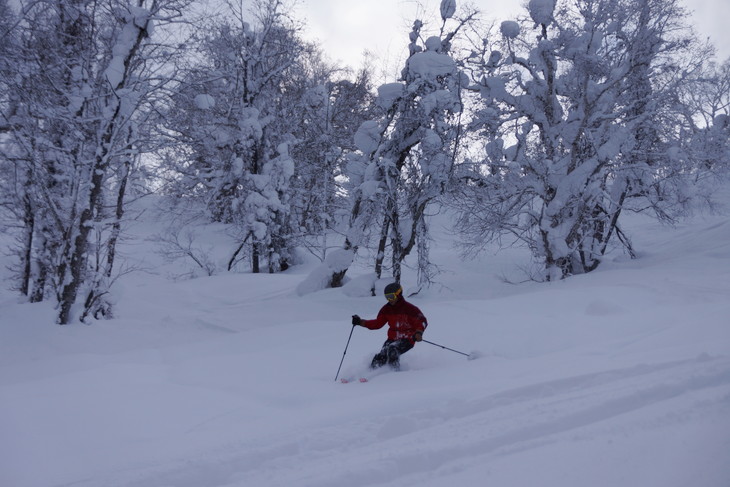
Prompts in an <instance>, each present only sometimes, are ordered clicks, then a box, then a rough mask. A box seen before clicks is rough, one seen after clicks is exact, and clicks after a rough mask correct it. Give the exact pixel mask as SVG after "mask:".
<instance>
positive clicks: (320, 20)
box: [297, 0, 730, 67]
mask: <svg viewBox="0 0 730 487" xmlns="http://www.w3.org/2000/svg"><path fill="white" fill-rule="evenodd" d="M526 1H527V0H472V1H471V3H472V4H473V5H475V6H476V7H477V8H479V9H480V10H481V11H482V12H484V13H485V14H486V15H485V17H488V18H493V19H495V20H497V21H502V20H508V19H510V18H512V17H513V15H514V13H515V12H521V11H522V8H521V5H523V4H524V3H526ZM461 3H462V2H461V1H459V0H457V5H459V4H461ZM683 3H684V5H685V6H686V7H687V8H688V9H689V10H691V11H692V12H693V15H692V20H693V23H694V26H695V29H696V31H697V32H698V34H699V35H700V37H701V38H705V37H709V38H710V40H711V41H712V43H713V44H714V45H715V47H717V50H718V59H719V60H720V61H722V60H724V59H727V58H728V57H730V26H729V25H728V23H730V0H684V1H683ZM439 4H440V1H439V0H299V6H298V9H297V11H298V14H299V17H300V18H302V19H304V20H306V22H307V25H308V27H307V32H308V34H309V36H311V38H313V39H317V40H318V41H320V42H321V43H322V46H323V48H324V49H325V52H327V54H328V55H329V57H330V58H332V59H333V60H340V61H342V62H344V63H346V64H349V65H351V66H355V67H356V66H359V65H360V64H361V60H362V53H363V51H364V50H365V49H367V50H369V51H370V52H371V53H372V54H373V55H374V56H375V57H377V58H379V59H380V62H381V63H384V64H385V65H391V64H393V63H396V65H397V63H398V61H399V60H398V57H400V56H403V55H404V52H405V48H406V45H407V39H408V37H407V36H408V31H409V30H410V26H411V23H412V22H413V20H414V19H415V18H418V16H419V15H422V14H423V12H424V8H423V7H425V12H426V13H427V14H433V13H436V14H437V13H438V9H439ZM421 6H423V7H421ZM376 67H382V66H376Z"/></svg>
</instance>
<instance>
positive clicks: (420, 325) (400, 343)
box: [352, 282, 428, 370]
mask: <svg viewBox="0 0 730 487" xmlns="http://www.w3.org/2000/svg"><path fill="white" fill-rule="evenodd" d="M384 294H385V299H387V300H388V303H387V304H385V305H383V307H382V308H381V309H380V312H379V313H378V317H377V318H375V319H374V320H363V319H361V318H360V317H359V316H358V315H353V316H352V324H353V325H356V326H363V327H365V328H368V329H370V330H378V329H380V328H382V327H383V326H384V325H385V324H386V323H388V326H389V328H388V339H387V340H386V341H385V343H383V348H382V349H381V350H380V352H379V353H377V354H376V355H375V356H374V357H373V361H372V362H371V363H370V368H371V369H376V368H378V367H382V366H383V365H385V364H388V365H390V367H392V368H393V369H394V370H399V369H400V356H401V355H402V354H404V353H406V352H407V351H408V350H410V349H411V348H413V346H414V345H415V344H416V342H420V341H421V340H422V339H423V332H424V330H425V329H426V327H427V326H428V322H427V321H426V317H425V316H423V313H421V310H420V309H418V308H417V307H416V306H414V305H412V304H411V303H409V302H407V301H406V300H405V298H404V297H403V288H402V287H401V285H400V284H399V283H397V282H394V283H391V284H388V285H387V286H385V291H384Z"/></svg>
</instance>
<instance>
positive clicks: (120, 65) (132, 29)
mask: <svg viewBox="0 0 730 487" xmlns="http://www.w3.org/2000/svg"><path fill="white" fill-rule="evenodd" d="M150 16H151V13H150V11H149V10H147V9H144V8H141V7H132V8H131V9H130V11H129V12H128V13H127V14H126V15H125V24H124V27H123V28H122V30H121V32H120V33H119V37H118V38H117V41H116V43H115V44H114V47H113V48H112V59H111V60H110V61H109V66H108V67H107V68H106V71H105V72H104V75H105V76H106V79H107V80H108V81H109V84H110V85H111V86H112V88H119V87H120V86H121V84H122V82H123V81H124V73H125V70H126V68H125V66H124V62H125V60H126V59H127V57H128V56H129V53H130V52H132V49H133V48H134V45H135V43H136V42H137V37H138V36H139V33H140V31H143V30H149V29H150V26H151V25H152V22H151V21H150Z"/></svg>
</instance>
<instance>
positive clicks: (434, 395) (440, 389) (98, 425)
mask: <svg viewBox="0 0 730 487" xmlns="http://www.w3.org/2000/svg"><path fill="white" fill-rule="evenodd" d="M634 227H635V228H634V229H632V231H633V235H634V244H635V246H636V247H637V249H638V250H639V251H640V252H641V256H640V258H639V259H637V260H633V261H632V260H628V259H626V258H625V257H623V256H621V255H616V256H615V258H614V259H613V260H612V261H610V262H606V263H605V265H604V266H602V267H601V268H600V269H599V270H598V271H597V272H594V273H592V274H589V275H585V276H578V277H574V278H571V279H569V280H566V281H563V282H556V283H551V284H537V283H527V284H520V285H513V284H506V283H504V282H503V280H502V279H501V278H500V277H501V276H502V275H503V274H510V273H514V265H515V264H516V263H518V262H520V260H521V259H522V258H523V257H524V254H522V253H521V252H519V251H517V250H510V251H505V252H495V253H493V254H489V255H485V256H484V257H483V258H482V259H480V260H479V261H472V262H460V261H459V260H458V259H457V258H456V257H455V256H454V251H453V250H452V248H451V246H450V244H449V243H448V242H447V241H446V240H445V237H444V239H442V240H440V241H439V247H438V248H437V249H436V252H435V254H436V255H435V260H437V261H438V263H439V264H440V265H441V266H442V270H443V272H442V274H441V275H440V276H439V280H440V283H441V285H440V286H435V287H433V288H432V289H430V290H427V291H423V292H421V293H420V294H419V295H417V296H415V297H413V298H412V302H413V303H415V304H416V305H417V306H419V307H420V308H421V309H422V310H423V311H424V312H425V313H426V315H427V316H428V318H429V321H430V326H429V329H428V330H427V332H426V335H425V338H426V339H428V340H430V341H433V342H436V343H439V344H442V345H445V346H447V347H450V348H454V349H457V350H461V351H464V352H471V351H473V350H478V351H480V352H481V353H482V357H481V358H479V359H477V360H471V361H470V360H466V359H465V357H464V356H462V355H459V354H456V353H452V352H449V351H447V350H443V349H441V348H438V347H434V346H431V345H429V344H425V343H422V344H419V345H417V346H416V348H415V349H414V350H412V351H410V352H409V353H408V354H406V355H405V356H403V359H402V363H403V370H402V371H401V372H398V373H394V372H386V373H382V374H379V375H376V376H375V377H373V378H372V380H371V381H370V382H368V383H365V384H361V383H358V382H355V383H351V384H340V383H338V382H334V378H335V374H336V372H337V367H338V365H339V363H340V360H341V359H342V358H343V352H344V347H345V344H346V342H347V339H348V336H349V333H350V331H351V326H350V315H352V314H355V313H357V314H359V315H361V316H363V317H368V318H369V317H373V316H374V315H375V313H376V312H377V310H378V309H379V308H380V306H381V305H382V304H383V303H384V300H382V298H380V297H375V298H373V297H357V296H354V297H353V296H352V294H353V293H352V292H343V290H341V289H337V290H327V291H323V292H319V293H315V294H310V295H307V296H305V297H299V296H297V295H296V292H295V288H296V286H297V284H298V283H299V282H301V280H302V279H303V277H304V276H305V275H306V273H307V271H308V270H309V268H308V267H306V266H303V267H300V268H297V269H294V270H292V271H290V272H287V273H285V274H281V275H258V276H253V275H242V274H238V275H226V274H223V275H219V276H214V277H210V278H200V279H194V280H188V281H178V282H172V281H168V280H166V279H165V278H164V277H162V276H160V275H154V274H148V273H137V274H130V275H128V276H125V277H124V278H123V279H122V281H121V282H120V284H119V286H118V287H117V292H118V293H119V303H118V306H117V319H115V320H112V321H104V322H96V323H93V324H92V325H90V326H86V325H81V324H77V325H72V326H65V327H59V326H55V325H53V324H52V321H53V315H54V313H53V310H51V309H49V308H48V307H47V305H45V304H41V305H28V304H20V303H18V302H17V298H15V297H14V296H13V295H12V294H10V293H9V292H8V291H5V290H3V291H2V294H0V485H3V486H9V487H10V486H12V487H60V486H74V487H102V486H103V487H163V486H175V487H224V486H225V487H274V486H281V487H285V486H286V487H293V486H295V487H296V486H311V487H326V486H332V487H341V486H344V485H347V486H349V487H361V486H362V487H364V486H392V487H395V486H398V487H403V486H419V487H440V486H451V485H491V486H502V487H519V486H525V487H533V486H560V487H583V486H591V487H600V486H605V487H614V486H617V485H621V486H624V487H629V486H637V487H639V486H640V487H654V486H656V487H686V486H693V487H727V486H729V485H730V319H728V316H730V220H728V218H726V217H704V218H697V219H695V220H694V221H693V222H692V223H687V224H683V225H681V226H680V227H678V228H676V229H669V228H663V227H660V226H658V225H657V224H655V223H652V222H650V221H648V220H641V219H638V220H636V222H635V225H634ZM140 231H142V230H140ZM149 252H151V249H150V248H149V244H145V243H144V241H143V240H141V236H140V240H137V241H136V242H135V241H131V242H130V243H129V248H128V249H127V254H128V255H130V256H132V257H133V258H139V257H140V256H142V255H148V253H149ZM150 255H151V254H150ZM3 272H6V271H5V270H3ZM363 272H364V271H363ZM163 274H164V273H163ZM353 275H357V271H355V272H354V273H353ZM404 284H405V286H406V289H408V287H409V282H408V280H406V282H404ZM354 294H356V293H354ZM384 339H385V332H384V330H380V331H369V330H365V329H361V328H357V329H355V330H354V332H353V335H352V340H351V342H350V346H349V349H348V351H347V355H345V356H344V364H343V367H342V373H341V375H343V376H347V377H357V376H358V375H360V374H362V373H363V372H364V370H365V367H366V364H367V363H368V362H369V360H370V357H371V356H372V354H374V353H375V352H376V351H377V350H378V349H379V347H380V344H381V343H382V341H383V340H384Z"/></svg>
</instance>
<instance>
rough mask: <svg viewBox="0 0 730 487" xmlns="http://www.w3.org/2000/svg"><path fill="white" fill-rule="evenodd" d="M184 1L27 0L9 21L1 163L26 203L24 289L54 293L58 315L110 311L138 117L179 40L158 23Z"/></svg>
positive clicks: (63, 318)
mask: <svg viewBox="0 0 730 487" xmlns="http://www.w3.org/2000/svg"><path fill="white" fill-rule="evenodd" d="M187 3H189V2H188V1H186V0H138V1H137V2H134V4H130V3H129V2H122V1H116V0H114V1H105V2H101V1H93V0H55V1H51V0H46V1H35V2H28V3H27V5H22V10H21V12H22V17H21V18H20V19H19V21H18V22H16V23H15V25H14V27H13V32H14V37H15V38H16V39H17V44H16V45H15V47H14V51H13V53H12V62H13V68H14V70H15V75H14V76H13V77H12V78H11V79H9V80H8V83H9V86H10V90H11V92H12V94H13V95H12V97H13V99H12V100H11V102H10V103H9V104H8V105H7V110H4V111H3V118H4V126H5V127H7V128H8V137H7V138H4V139H3V143H4V145H5V147H4V148H5V151H4V157H3V164H6V165H9V166H12V167H13V168H14V171H13V175H14V180H13V182H12V183H13V187H14V188H16V192H15V193H14V194H15V196H14V197H15V198H16V200H17V201H19V202H23V207H24V208H25V209H24V210H23V212H24V214H23V215H22V216H21V217H20V218H19V221H20V222H21V224H22V232H23V234H24V236H23V237H22V238H21V241H22V247H23V248H22V249H19V251H18V256H19V257H20V259H21V260H22V261H23V264H22V265H21V266H19V267H20V268H21V269H23V271H22V276H21V278H20V280H21V281H22V282H23V283H24V284H25V283H27V285H21V290H22V291H23V292H25V293H27V294H28V295H29V297H30V299H31V300H32V301H38V300H41V299H44V298H45V297H47V296H48V295H49V294H52V295H54V296H55V298H56V300H57V301H58V309H59V314H58V323H59V324H66V323H69V322H70V321H71V320H72V319H74V317H79V316H80V317H82V319H83V317H85V316H88V315H89V314H93V315H94V316H101V315H108V314H109V313H110V311H111V301H110V300H108V299H106V295H107V293H108V290H109V285H110V283H111V279H112V267H113V266H114V254H115V252H114V247H115V245H116V240H117V239H118V236H119V228H120V227H119V225H120V221H121V218H122V215H123V212H124V195H125V191H126V190H127V189H128V185H127V182H128V181H129V176H130V170H131V167H132V165H134V163H135V161H136V160H137V158H138V155H139V153H140V150H141V147H140V146H141V140H140V139H139V133H140V132H139V126H140V122H141V121H142V119H143V118H144V116H143V114H144V113H146V112H148V111H149V106H150V104H151V103H153V100H154V98H155V95H154V94H155V92H156V91H158V90H159V89H160V88H161V87H162V86H164V85H165V84H166V83H167V82H169V79H168V78H166V77H165V76H164V75H162V71H161V70H160V66H161V65H162V64H161V59H165V60H169V59H170V57H171V54H170V53H171V52H172V51H173V50H174V49H172V48H171V49H169V50H165V49H166V48H167V47H166V46H164V45H163V44H161V43H157V42H155V43H152V42H150V40H151V39H152V36H153V35H154V33H153V27H154V28H160V29H164V25H165V24H168V23H169V22H171V21H172V20H174V19H175V18H177V17H178V16H179V15H180V12H181V11H182V10H183V9H184V8H185V7H186V4H187ZM108 200H112V201H114V203H113V204H112V205H111V208H114V210H113V211H108V208H109V206H107V205H108V203H107V201H108ZM31 215H32V217H31ZM77 302H78V304H79V305H80V306H79V309H75V307H76V304H77Z"/></svg>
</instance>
